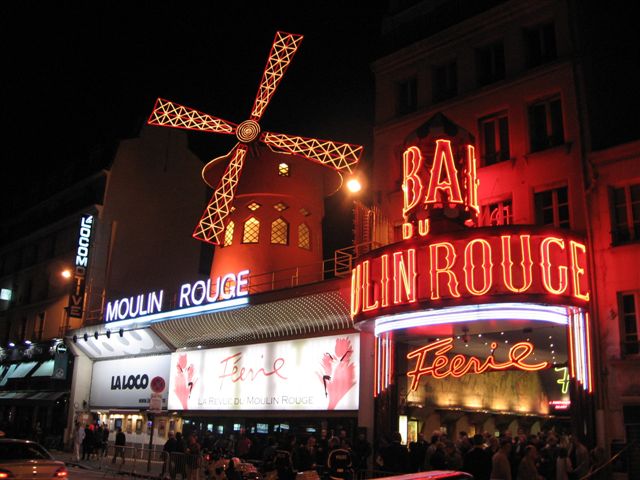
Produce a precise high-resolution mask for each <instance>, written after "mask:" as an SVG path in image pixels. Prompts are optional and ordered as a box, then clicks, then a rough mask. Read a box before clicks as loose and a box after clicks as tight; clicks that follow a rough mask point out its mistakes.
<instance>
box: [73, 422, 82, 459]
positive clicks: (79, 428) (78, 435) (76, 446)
mask: <svg viewBox="0 0 640 480" xmlns="http://www.w3.org/2000/svg"><path fill="white" fill-rule="evenodd" d="M83 442H84V427H83V426H82V425H81V424H80V422H76V438H75V439H74V441H73V452H74V454H75V458H76V462H78V461H80V448H81V447H82V444H83Z"/></svg>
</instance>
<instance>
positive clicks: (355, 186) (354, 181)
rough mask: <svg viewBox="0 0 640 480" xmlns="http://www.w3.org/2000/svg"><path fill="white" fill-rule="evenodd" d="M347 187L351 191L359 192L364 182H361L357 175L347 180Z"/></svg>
mask: <svg viewBox="0 0 640 480" xmlns="http://www.w3.org/2000/svg"><path fill="white" fill-rule="evenodd" d="M347 189H348V190H349V191H350V192H351V193H358V192H359V191H360V190H362V184H361V183H360V180H358V178H357V177H352V178H350V179H349V180H347Z"/></svg>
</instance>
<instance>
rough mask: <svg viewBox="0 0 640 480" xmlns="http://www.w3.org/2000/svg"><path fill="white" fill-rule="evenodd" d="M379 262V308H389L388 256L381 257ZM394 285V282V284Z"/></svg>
mask: <svg viewBox="0 0 640 480" xmlns="http://www.w3.org/2000/svg"><path fill="white" fill-rule="evenodd" d="M394 258H395V254H394ZM380 260H381V262H382V272H381V275H380V297H381V302H380V306H381V307H383V308H384V307H388V306H389V296H390V295H389V281H390V278H389V255H382V257H380ZM394 283H395V282H394Z"/></svg>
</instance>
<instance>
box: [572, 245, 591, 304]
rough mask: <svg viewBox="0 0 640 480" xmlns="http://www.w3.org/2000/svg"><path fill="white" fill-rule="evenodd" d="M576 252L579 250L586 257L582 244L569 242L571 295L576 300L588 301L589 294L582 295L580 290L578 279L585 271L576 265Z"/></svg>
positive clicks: (585, 250)
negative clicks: (571, 278) (571, 280)
mask: <svg viewBox="0 0 640 480" xmlns="http://www.w3.org/2000/svg"><path fill="white" fill-rule="evenodd" d="M578 250H580V251H581V252H582V253H583V255H585V257H586V254H587V247H586V246H585V245H584V244H582V243H578V242H576V241H574V240H569V251H570V252H571V273H572V275H571V276H572V277H573V294H574V295H575V296H576V297H578V298H581V299H583V300H586V301H589V292H587V293H582V291H581V290H580V277H581V276H583V275H584V274H585V271H586V269H585V268H584V267H581V266H580V265H579V264H578Z"/></svg>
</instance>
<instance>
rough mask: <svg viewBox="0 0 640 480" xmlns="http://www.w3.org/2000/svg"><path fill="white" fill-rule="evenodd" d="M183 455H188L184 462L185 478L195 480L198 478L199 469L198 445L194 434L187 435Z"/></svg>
mask: <svg viewBox="0 0 640 480" xmlns="http://www.w3.org/2000/svg"><path fill="white" fill-rule="evenodd" d="M185 453H186V454H187V455H188V456H187V462H186V466H187V468H186V470H187V478H188V479H194V480H195V479H197V478H198V469H199V468H200V444H199V443H198V437H196V434H195V433H192V434H191V435H189V440H188V442H187V449H186V450H185Z"/></svg>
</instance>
